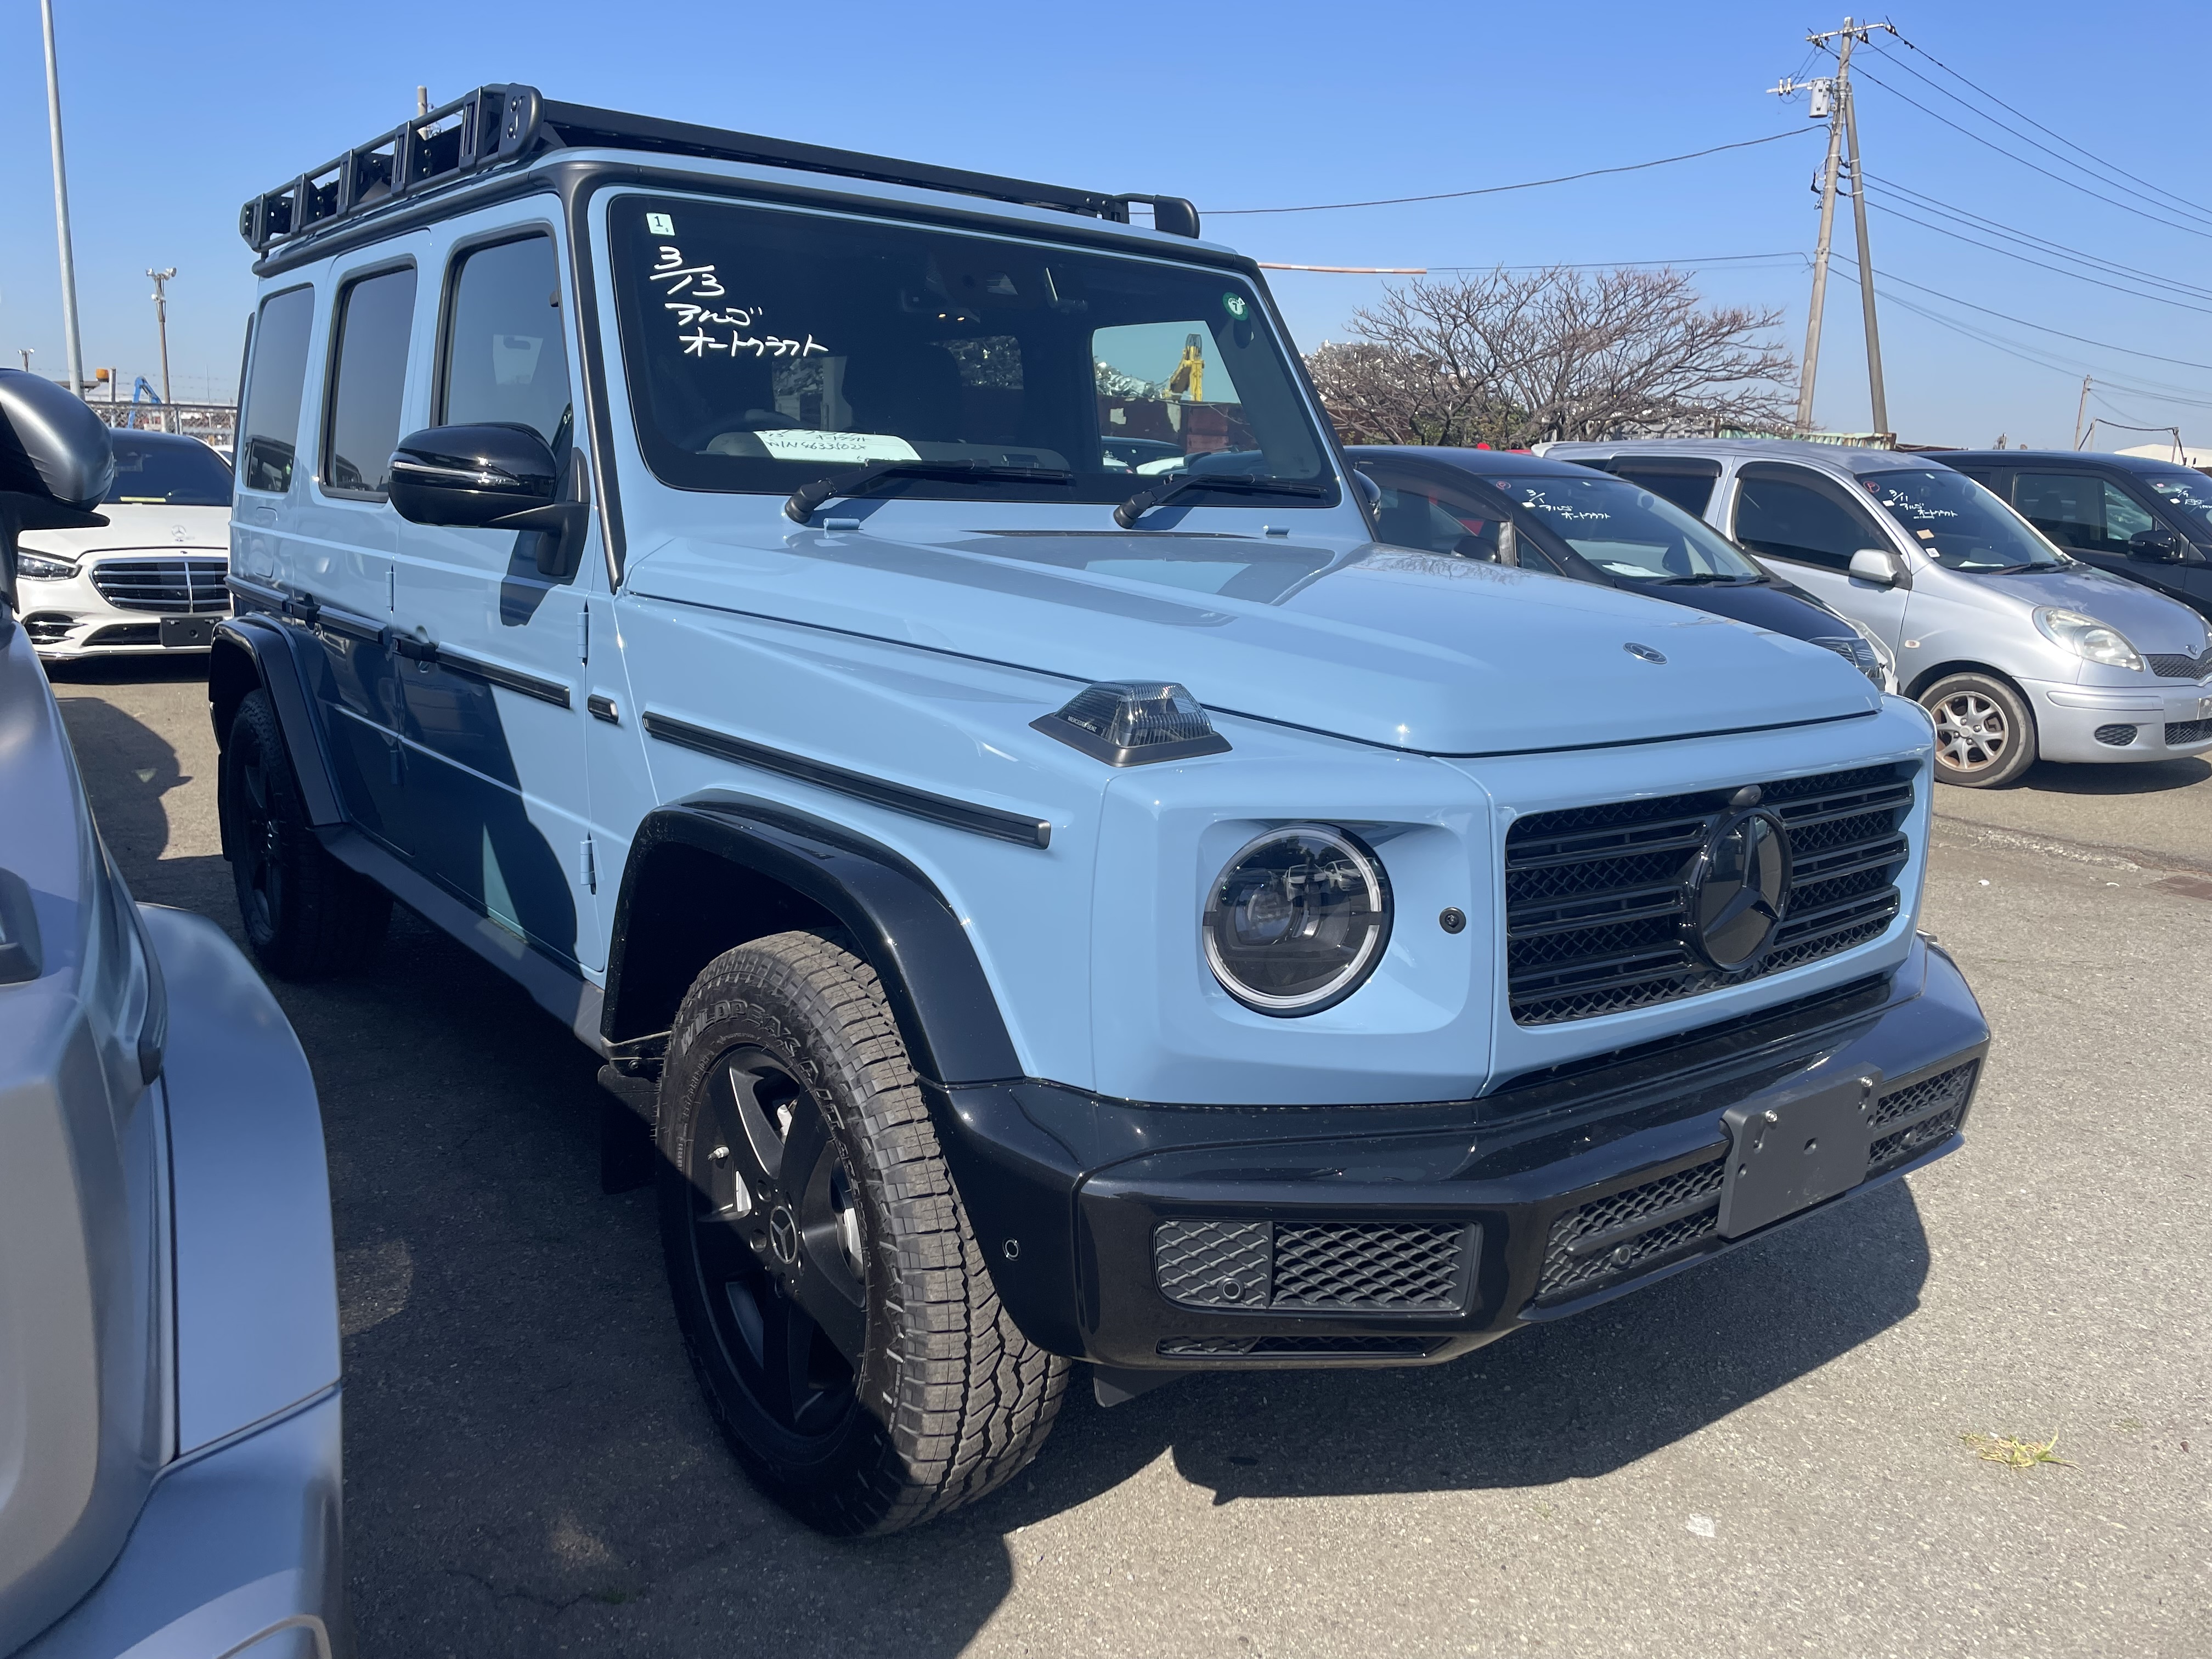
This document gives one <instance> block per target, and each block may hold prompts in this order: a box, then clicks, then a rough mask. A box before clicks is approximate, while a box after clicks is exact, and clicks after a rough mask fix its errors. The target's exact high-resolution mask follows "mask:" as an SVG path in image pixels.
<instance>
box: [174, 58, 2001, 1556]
mask: <svg viewBox="0 0 2212 1659" xmlns="http://www.w3.org/2000/svg"><path fill="white" fill-rule="evenodd" d="M1147 220H1149V223H1147V222H1146V221H1147ZM241 228H242V230H243V232H244V234H245V236H246V240H248V241H249V242H250V243H251V245H252V246H253V248H254V249H255V251H256V252H257V253H258V255H259V263H258V265H257V267H256V269H257V270H258V274H259V276H260V279H261V290H262V298H261V301H260V304H259V308H258V313H257V314H256V319H255V321H254V324H253V327H252V336H251V349H250V354H249V359H248V372H247V375H246V383H247V389H246V404H245V410H244V415H243V424H242V434H241V441H240V467H239V492H238V500H237V507H236V513H235V519H234V526H233V543H232V560H233V564H232V578H231V580H232V588H233V592H234V595H235V597H236V599H237V603H238V605H239V607H240V612H241V614H240V617H238V618H237V619H236V620H235V621H234V622H232V623H227V624H225V626H224V628H223V629H222V632H221V634H220V635H219V637H218V641H217V646H216V653H215V656H214V658H213V660H212V665H211V671H210V696H211V698H212V702H213V709H214V716H215V720H216V730H217V732H218V733H219V734H220V735H221V737H222V744H223V758H222V812H223V824H224V833H225V836H226V838H227V839H226V843H225V844H226V847H227V848H228V855H229V857H230V858H231V860H233V863H234V869H235V872H236V877H237V885H238V891H239V897H240V905H241V907H242V909H243V911H244V915H245V921H246V929H247V932H248V933H249V934H250V936H251V938H252V941H253V943H254V945H255V947H256V949H258V951H260V953H261V957H262V959H263V961H264V963H267V964H268V965H269V966H270V968H271V969H273V970H275V971H276V972H279V973H283V974H295V975H312V974H316V973H322V972H328V971H331V970H335V969H341V968H343V967H345V966H347V965H348V964H349V963H354V962H356V961H359V960H361V959H362V957H363V956H364V954H365V953H366V952H367V951H368V950H369V949H370V948H372V947H373V945H374V942H375V940H376V939H377V938H378V936H379V935H380V933H381V932H382V930H383V927H384V921H385V917H386V914H387V909H388V905H389V902H390V899H391V898H392V897H393V896H397V897H398V898H399V899H400V900H402V901H404V902H406V903H407V904H408V905H410V906H411V907H412V908H415V909H416V910H418V911H420V912H421V913H422V915H425V916H427V917H428V918H429V919H430V920H431V921H433V922H435V923H436V924H438V925H439V926H441V927H444V928H446V929H447V930H448V931H449V932H451V933H453V935H454V936H456V937H457V938H459V939H462V940H464V941H465V942H466V943H468V944H469V945H471V946H472V947H473V948H474V949H475V950H476V951H478V952H479V953H480V954H482V955H483V957H485V958H486V959H488V960H489V961H490V962H492V963H495V964H496V965H497V966H499V967H500V968H501V969H504V970H505V971H506V972H507V973H509V974H512V975H514V977H515V978H516V979H518V980H519V981H521V983H522V984H523V985H525V986H526V987H528V988H529V990H530V992H531V993H532V995H534V996H535V997H536V999H537V1000H538V1001H539V1002H540V1003H541V1004H543V1005H544V1006H545V1007H546V1008H548V1009H549V1010H550V1011H551V1012H553V1013H555V1014H556V1016H557V1017H558V1018H560V1019H561V1020H562V1022H563V1023H564V1024H567V1025H568V1027H570V1029H572V1030H574V1033H575V1035H576V1036H578V1037H579V1038H580V1039H581V1040H582V1041H583V1042H586V1043H587V1044H589V1045H590V1046H591V1047H592V1048H594V1049H595V1050H597V1051H598V1052H599V1054H601V1055H602V1056H603V1057H604V1059H605V1066H606V1069H605V1072H603V1073H602V1077H603V1079H604V1080H605V1081H606V1082H607V1083H608V1085H610V1087H611V1089H612V1090H613V1091H616V1092H617V1093H619V1094H621V1095H623V1097H625V1098H627V1099H629V1100H631V1101H633V1102H635V1104H636V1106H637V1108H638V1109H639V1110H640V1112H641V1113H642V1114H645V1115H648V1116H649V1117H650V1118H651V1120H652V1122H653V1128H654V1141H655V1145H656V1146H657V1149H658V1153H659V1166H658V1167H659V1176H658V1179H659V1192H660V1205H661V1213H662V1221H663V1227H664V1231H665V1243H666V1248H667V1259H668V1267H669V1275H670V1279H671V1285H672V1286H673V1290H674V1295H675V1303H676V1310H677V1316H678V1320H679V1321H680V1322H681V1325H682V1328H683V1330H684V1336H685V1338H686V1340H687V1342H688V1344H689V1346H690V1352H691V1355H692V1358H693V1360H694V1362H695V1364H696V1368H697V1370H698V1374H699V1376H700V1379H701V1382H702V1384H703V1386H704V1388H705V1390H706V1393H707V1395H708V1399H709V1400H710V1401H711V1402H712V1403H713V1406H714V1410H715V1412H716V1413H717V1415H718V1418H719V1419H720V1422H721V1424H722V1425H723V1427H724V1428H725V1430H726V1433H727V1436H728V1438H729V1440H730V1443H731V1444H732V1447H733V1449H735V1451H736V1453H737V1455H738V1456H739V1458H740V1459H742V1460H743V1462H744V1463H745V1464H746V1465H747V1466H748V1467H749V1468H750V1470H751V1471H752V1473H753V1474H754V1475H755V1476H756V1478H757V1479H758V1480H760V1481H761V1482H762V1483H763V1485H764V1486H765V1487H766V1488H767V1489H768V1490H769V1491H770V1492H773V1493H774V1494H775V1496H776V1497H778V1498H780V1499H781V1501H783V1502H784V1503H786V1504H788V1505H790V1506H791V1507H792V1508H793V1510H795V1511H797V1512H798V1513H799V1514H800V1515H802V1516H805V1517H806V1518H807V1519H809V1520H810V1521H811V1522H814V1523H815V1524H817V1525H818V1526H821V1527H823V1528H830V1529H836V1530H844V1531H854V1532H859V1531H881V1530H886V1529H889V1528H896V1527H898V1526H902V1525H905V1524H908V1523H911V1522H915V1521H918V1520H921V1519H925V1518H927V1516H931V1515H933V1514H936V1513H939V1512H941V1511H942V1510H945V1509H947V1508H949V1507H951V1506H952V1505H954V1504H958V1503H961V1502H964V1501H966V1500H968V1499H969V1498H974V1497H975V1496H977V1495H979V1494H981V1493H982V1492H987V1491H988V1490H989V1489H990V1488H991V1487H992V1486H994V1485H996V1484H997V1483H999V1482H1000V1481H1003V1480H1005V1479H1006V1477H1007V1476H1008V1475H1009V1474H1012V1472H1013V1471H1014V1470H1015V1469H1017V1468H1019V1467H1020V1466H1021V1465H1022V1464H1023V1463H1024V1462H1025V1461H1026V1460H1027V1459H1028V1458H1030V1456H1031V1455H1033V1454H1034V1452H1035V1450H1036V1447H1037V1445H1038V1443H1039V1442H1040V1441H1041V1440H1042V1437H1043V1435H1044V1433H1045V1431H1046V1429H1047V1428H1048V1425H1049V1424H1050V1423H1051V1421H1052V1418H1053V1415H1054V1411H1055V1409H1056V1408H1057V1405H1058V1402H1059V1400H1060V1394H1061V1390H1062V1389H1063V1388H1064V1387H1065V1384H1066V1378H1067V1376H1068V1374H1069V1370H1070V1364H1071V1362H1072V1361H1075V1360H1085V1361H1088V1362H1089V1363H1090V1364H1091V1365H1092V1366H1093V1367H1095V1368H1096V1370H1095V1379H1094V1380H1095V1383H1096V1385H1097V1388H1098V1389H1099V1390H1100V1392H1101V1394H1102V1395H1103V1396H1104V1397H1106V1398H1108V1399H1109V1400H1111V1399H1117V1398H1121V1397H1126V1396H1127V1395H1130V1394H1133V1393H1136V1392H1139V1391H1141V1390H1142V1389H1144V1388H1145V1387H1146V1386H1148V1385H1149V1384H1150V1383H1153V1382H1156V1381H1158V1380H1160V1379H1163V1378H1166V1377H1171V1376H1177V1375H1180V1374H1184V1373H1188V1372H1193V1371H1200V1370H1231V1369H1247V1368H1251V1367H1265V1366H1329V1365H1339V1366H1360V1365H1378V1364H1382V1365H1398V1364H1428V1363H1437V1362H1441V1361H1444V1360H1448V1359H1449V1358H1453V1357H1455V1356H1456V1355H1459V1354H1462V1353H1465V1352H1468V1350H1470V1349H1472V1348H1474V1347H1476V1346H1480V1344H1482V1343H1485V1342H1487V1341H1490V1340H1492V1339H1494V1338H1496V1337H1498V1336H1499V1335H1502V1334H1504V1333H1506V1332H1508V1331H1510V1330H1513V1329H1515V1328H1517V1327H1520V1326H1522V1325H1525V1324H1528V1323H1530V1322H1536V1321H1542V1320H1549V1319H1554V1318H1558V1317H1559V1316H1562V1315H1565V1314H1569V1313H1571V1312H1573V1311H1575V1310H1577V1309H1581V1308H1585V1307H1588V1306H1590V1305H1591V1304H1594V1303H1595V1302H1598V1301H1600V1300H1602V1299H1603V1298H1605V1297H1609V1296H1612V1295H1613V1294H1615V1293H1617V1292H1620V1291H1626V1290H1627V1289H1629V1288H1631V1287H1633V1286H1635V1285H1642V1284H1648V1283H1650V1282H1651V1281H1652V1280H1653V1279H1656V1278H1658V1277H1660V1276H1662V1275H1663V1274H1666V1273H1672V1272H1674V1271H1678V1270H1680V1269H1683V1268H1686V1267H1690V1266H1692V1264H1694V1263H1697V1262H1699V1261H1705V1260H1708V1259H1710V1258H1711V1257H1712V1256H1713V1255H1717V1254H1718V1253H1720V1252H1722V1251H1723V1250H1726V1249H1729V1248H1731V1247H1732V1246H1734V1245H1736V1244H1738V1243H1741V1242H1743V1241H1745V1240H1747V1239H1749V1238H1753V1237H1757V1236H1759V1234H1760V1233H1761V1232H1762V1231H1764V1230H1765V1229H1767V1228H1770V1227H1772V1226H1775V1225H1779V1224H1781V1223H1783V1222H1784V1221H1786V1220H1788V1219H1790V1218H1793V1217H1796V1216H1798V1215H1800V1214H1802V1213H1805V1212H1809V1211H1811V1210H1813V1209H1814V1208H1816V1207H1818V1206H1824V1205H1826V1204H1829V1203H1832V1202H1836V1201H1839V1200H1844V1199H1845V1198H1847V1197H1848V1196H1849V1195H1850V1194H1855V1193H1861V1192H1864V1191H1865V1190H1867V1189H1868V1188H1869V1187H1870V1186H1871V1185H1873V1184H1875V1183H1877V1182H1883V1181H1887V1180H1893V1179H1894V1178H1896V1177H1897V1176H1899V1174H1901V1173H1902V1172H1904V1171H1906V1170H1911V1169H1912V1168H1914V1167H1917V1165H1918V1164H1921V1163H1923V1162H1924V1161H1926V1160H1927V1159H1929V1158H1935V1157H1938V1156H1940V1155H1942V1153H1944V1152H1948V1151H1949V1150H1951V1149H1952V1148H1954V1147H1955V1146H1958V1145H1959V1144H1960V1125H1961V1123H1962V1121H1963V1120H1964V1117H1965V1115H1966V1110H1967V1107H1968V1103H1969V1101H1970V1099H1971V1097H1972V1090H1973V1084H1974V1079H1975V1076H1976V1071H1977V1067H1978V1063H1979V1060H1980V1058H1981V1055H1982V1054H1983V1051H1984V1045H1985V1043H1986V1041H1987V1032H1986V1029H1985V1027H1984V1023H1983V1021H1982V1018H1981V1016H1980V1013H1979V1012H1978V1010H1977V1008H1976V1006H1975V1005H1974V1002H1973V1000H1972V996H1971V995H1970V994H1969V993H1968V991H1967V989H1966V986H1965V984H1964V982H1963V981H1961V979H1960V975H1959V974H1958V972H1957V970H1956V969H1954V967H1953V966H1952V964H1951V963H1950V962H1949V961H1948V960H1947V959H1946V958H1945V957H1943V956H1942V954H1941V953H1940V952H1939V951H1936V950H1935V949H1933V948H1931V947H1930V946H1929V945H1928V944H1927V943H1926V942H1924V941H1923V940H1921V939H1917V937H1916V929H1915V921H1916V918H1917V913H1918V909H1919V904H1920V896H1921V887H1922V878H1923V870H1924V866H1925V859H1926V849H1927V826H1928V814H1929V794H1928V790H1929V784H1928V766H1929V742H1930V732H1929V722H1928V719H1927V716H1926V715H1925V714H1923V713H1922V712H1921V711H1920V710H1919V709H1918V708H1915V707H1914V706H1913V705H1912V704H1911V703H1909V702H1902V701H1900V700H1899V699H1897V698H1894V697H1885V696H1883V695H1882V694H1881V690H1879V688H1877V687H1875V686H1874V685H1872V684H1869V681H1868V679H1867V678H1866V677H1865V676H1864V675H1863V674H1861V673H1860V672H1859V671H1857V670H1856V669H1855V668H1854V667H1852V666H1851V665H1850V663H1848V662H1847V661H1845V660H1844V659H1843V658H1841V657H1839V656H1838V655H1837V654H1836V653H1833V652H1832V651H1828V650H1824V649H1822V648H1820V647H1817V646H1813V645H1807V644H1804V643H1802V642H1800V641H1794V640H1789V639H1784V638H1782V637H1780V636H1778V635H1773V634H1770V633H1766V632H1763V631H1761V630H1759V629H1752V628H1748V627H1746V626H1743V625H1741V624H1739V623H1733V622H1729V621H1725V620H1723V619H1722V618H1719V617H1711V616H1707V615H1704V614H1701V613H1699V612H1696V611H1688V610H1686V609H1682V608H1680V607H1677V606H1671V605H1662V604H1659V603H1656V602H1655V601H1652V600H1649V599H1644V598H1642V597H1639V596H1638V595H1636V594H1633V593H1627V592H1614V591H1612V590H1609V589H1602V588H1598V587H1594V586H1589V585H1586V584H1581V583H1576V582H1571V581H1566V580H1560V579H1558V578H1556V577H1553V576H1549V575H1547V574H1542V573H1541V572H1537V571H1534V570H1530V569H1523V568H1511V567H1505V566H1501V565H1498V564H1494V563H1486V562H1479V561H1474V560H1468V559H1452V558H1440V557H1437V556H1433V555H1430V554H1425V553H1422V552H1419V551H1417V550H1407V549H1401V548H1393V547H1389V546H1385V545H1378V544H1376V541H1375V538H1374V532H1373V529H1372V526H1371V525H1370V520H1369V519H1368V517H1367V507H1366V503H1365V499H1364V495H1363V494H1362V493H1361V489H1360V488H1359V486H1358V481H1357V479H1356V477H1355V476H1354V475H1353V474H1352V471H1351V470H1350V469H1349V468H1348V467H1347V466H1346V463H1345V460H1344V458H1343V455H1342V453H1341V452H1340V449H1339V447H1338V446H1337V443H1336V441H1335V440H1334V437H1333V436H1332V435H1331V432H1330V428H1329V426H1328V422H1327V420H1326V418H1325V417H1324V416H1323V414H1322V410H1321V408H1320V406H1319V404H1318V403H1317V402H1316V398H1315V397H1314V395H1313V392H1312V388H1311V387H1310V385H1309V384H1308V382H1307V380H1306V378H1305V375H1304V372H1303V370H1302V368H1301V365H1300V362H1299V359H1298V357H1297V354H1296V352H1295V351H1294V350H1293V349H1291V346H1290V344H1289V343H1288V341H1287V338H1286V337H1285V331H1284V328H1283V326H1282V323H1281V320H1280V319H1279V316H1278V314H1277V313H1276V310H1275V307H1274V305H1273V301H1271V299H1270V297H1269V295H1268V293H1267V287H1266V285H1265V283H1263V281H1262V280H1261V274H1260V271H1259V270H1258V268H1257V267H1256V266H1255V264H1253V263H1252V262H1251V261H1250V260H1249V259H1246V258H1243V257H1241V256H1239V255H1237V254H1236V253H1234V252H1231V251H1230V250H1228V249H1226V248H1224V247H1220V246H1215V245H1213V244H1211V243H1208V242H1206V241H1204V240H1200V238H1199V222H1198V216H1197V214H1196V212H1195V211H1194V210H1193V209H1192V208H1191V206H1190V204H1188V203H1187V202H1184V201H1181V200H1179V199H1176V198H1170V197H1150V196H1130V195H1110V194H1104V193H1098V192H1092V191H1080V190H1069V189H1062V188H1059V187H1056V186H1053V185H1041V184H1035V183H1030V182H1026V181H1024V180H1021V179H1008V178H999V177H994V176H986V175H982V174H977V173H962V172H956V171H952V170H950V169H946V168H941V167H927V166H921V165H917V164H914V163H909V162H904V161H892V160H889V159H886V158H884V157H880V156H873V155H855V154H851V153H847V152H842V151H835V150H829V149H819V148H815V147H811V146H808V145H804V144H799V143H786V142H782V141H778V140H774V139H768V138H761V137H749V136H746V135H743V134H738V133H733V132H726V131H717V130H712V129H707V128H702V127H695V126H685V125H677V124H674V123H671V122H665V121H660V120H655V119H650V118H642V117H638V116H633V115H625V114H619V113H616V112H610V111H604V110H597V109H590V108H584V107H580V106H572V105H566V104H561V103H556V102H553V101H550V100H545V99H543V98H541V97H540V96H539V94H538V93H537V92H536V91H535V90H533V89H532V88H527V87H521V86H501V87H488V88H483V89H482V90H480V91H478V92H477V93H474V94H470V95H469V96H468V97H467V98H465V99H464V100H459V102H457V103H456V104H453V105H452V106H447V108H446V109H444V110H442V111H440V112H435V113H434V114H433V115H431V116H429V117H427V118H418V119H416V120H413V121H410V122H408V123H407V124H405V125H402V126H400V127H398V129H397V130H396V131H392V132H390V133H387V134H385V135H383V136H381V137H379V138H377V139H375V140H374V141H372V142H371V143H368V144H365V145H362V146H361V147H360V148H357V149H351V150H349V151H347V152H346V153H345V154H344V155H342V156H340V157H339V158H338V159H337V161H333V162H331V163H330V164H329V165H328V166H326V167H322V168H320V169H319V170H317V171H316V172H314V173H308V174H306V175H303V176H301V177H300V178H298V179H295V180H294V181H293V182H292V183H291V184H289V185H285V186H284V187H283V188H282V189H279V190H276V191H272V192H271V193H270V194H269V195H266V196H264V197H259V198H258V199H256V200H255V201H253V202H252V203H249V204H247V206H246V210H245V213H244V216H243V220H242V223H241ZM1623 1363H1624V1364H1632V1363H1633V1360H1632V1357H1631V1356H1624V1357H1623Z"/></svg>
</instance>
